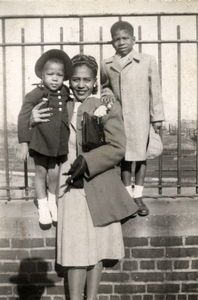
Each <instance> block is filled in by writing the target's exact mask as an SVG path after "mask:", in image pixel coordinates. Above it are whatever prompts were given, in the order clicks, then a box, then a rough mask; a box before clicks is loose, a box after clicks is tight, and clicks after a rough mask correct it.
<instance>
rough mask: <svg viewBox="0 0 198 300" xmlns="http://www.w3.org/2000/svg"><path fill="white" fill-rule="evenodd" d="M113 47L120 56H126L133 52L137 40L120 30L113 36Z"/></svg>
mask: <svg viewBox="0 0 198 300" xmlns="http://www.w3.org/2000/svg"><path fill="white" fill-rule="evenodd" d="M112 43H113V47H114V49H115V50H116V52H117V53H118V54H119V55H120V56H122V57H123V56H126V55H127V54H128V53H129V52H131V51H132V50H133V45H134V44H135V38H134V36H132V35H131V34H130V33H128V31H127V30H125V29H118V30H117V31H116V32H115V33H114V35H113V36H112Z"/></svg>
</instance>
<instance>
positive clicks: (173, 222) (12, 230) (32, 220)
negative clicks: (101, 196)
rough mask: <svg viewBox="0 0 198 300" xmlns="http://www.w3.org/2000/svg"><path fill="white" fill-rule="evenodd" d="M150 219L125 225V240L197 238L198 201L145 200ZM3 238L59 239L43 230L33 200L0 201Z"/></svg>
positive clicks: (0, 225)
mask: <svg viewBox="0 0 198 300" xmlns="http://www.w3.org/2000/svg"><path fill="white" fill-rule="evenodd" d="M144 202H145V203H146V204H147V205H148V207H149V209H150V215H148V216H146V217H139V216H137V217H135V218H132V219H129V220H128V221H126V222H125V223H124V224H123V233H124V236H125V237H144V236H145V237H148V236H149V237H153V236H193V235H194V236H196V235H197V225H198V201H197V200H194V199H191V198H188V197H186V198H177V199H172V198H160V199H156V198H155V199H154V198H145V199H144ZM0 228H1V231H0V238H7V237H9V238H14V237H17V238H23V239H25V238H35V237H38V238H39V237H42V238H46V237H55V234H56V228H55V227H54V226H52V227H51V228H50V229H49V230H42V229H41V228H40V227H39V223H38V214H37V208H36V206H35V205H34V203H33V201H32V200H29V201H25V200H17V201H14V200H13V201H10V202H7V201H0Z"/></svg>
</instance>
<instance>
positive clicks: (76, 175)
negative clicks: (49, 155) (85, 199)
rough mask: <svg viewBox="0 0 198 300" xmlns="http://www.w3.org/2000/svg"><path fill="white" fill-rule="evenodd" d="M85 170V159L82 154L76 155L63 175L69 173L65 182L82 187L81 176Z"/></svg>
mask: <svg viewBox="0 0 198 300" xmlns="http://www.w3.org/2000/svg"><path fill="white" fill-rule="evenodd" d="M86 170H87V163H86V160H85V159H84V157H83V156H82V155H80V156H78V157H77V158H76V160H75V161H74V163H73V164H72V165H71V168H70V169H69V171H68V172H67V173H63V175H71V176H70V177H68V178H67V180H66V183H67V184H69V185H72V186H75V187H77V188H83V186H84V184H83V176H84V173H85V172H86Z"/></svg>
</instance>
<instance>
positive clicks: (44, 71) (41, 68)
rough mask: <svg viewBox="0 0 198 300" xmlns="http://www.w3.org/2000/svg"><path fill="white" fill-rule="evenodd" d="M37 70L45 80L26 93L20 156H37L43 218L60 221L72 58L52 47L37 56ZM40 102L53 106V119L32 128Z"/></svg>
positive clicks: (20, 121) (37, 187) (20, 119)
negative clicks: (59, 196)
mask: <svg viewBox="0 0 198 300" xmlns="http://www.w3.org/2000/svg"><path fill="white" fill-rule="evenodd" d="M35 73H36V75H37V76H38V77H39V78H40V79H42V84H40V85H38V87H36V88H35V89H34V90H32V91H31V92H30V93H28V94H27V95H26V96H25V101H24V103H23V105H22V108H21V111H20V113H19V117H18V139H19V143H20V145H19V147H18V149H17V154H16V155H17V158H18V159H19V160H25V159H27V158H28V156H29V155H30V156H32V157H33V159H34V163H35V180H34V183H35V190H36V196H37V201H38V213H39V222H40V224H42V225H48V224H51V223H52V222H57V205H56V190H57V182H58V176H59V166H60V163H62V162H64V161H65V160H66V159H67V153H68V138H69V126H68V113H67V108H66V102H67V100H68V98H69V89H68V87H66V86H65V85H64V84H63V81H64V80H68V79H69V78H70V76H71V74H72V62H71V60H70V58H69V57H68V55H67V54H66V53H65V52H64V51H62V50H57V49H52V50H49V51H47V52H45V53H44V54H43V55H42V56H41V57H40V58H39V59H38V60H37V62H36V65H35ZM39 103H40V104H41V105H42V107H43V108H47V107H50V108H51V117H50V122H48V121H49V120H45V121H42V122H41V123H39V124H37V125H36V126H34V127H32V128H31V127H30V126H29V119H30V115H31V112H32V109H33V108H34V107H35V106H36V105H38V104H39ZM47 176H48V192H47V187H46V179H47Z"/></svg>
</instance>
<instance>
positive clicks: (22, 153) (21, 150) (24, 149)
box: [16, 143, 29, 161]
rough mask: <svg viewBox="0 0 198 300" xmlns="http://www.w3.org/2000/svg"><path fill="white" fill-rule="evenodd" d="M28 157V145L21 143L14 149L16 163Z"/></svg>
mask: <svg viewBox="0 0 198 300" xmlns="http://www.w3.org/2000/svg"><path fill="white" fill-rule="evenodd" d="M28 157H29V149H28V143H21V144H19V145H17V147H16V158H17V160H18V161H24V160H26V159H27V158H28Z"/></svg>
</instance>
